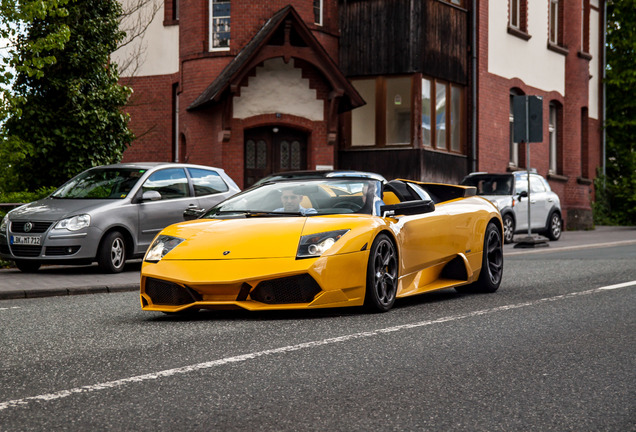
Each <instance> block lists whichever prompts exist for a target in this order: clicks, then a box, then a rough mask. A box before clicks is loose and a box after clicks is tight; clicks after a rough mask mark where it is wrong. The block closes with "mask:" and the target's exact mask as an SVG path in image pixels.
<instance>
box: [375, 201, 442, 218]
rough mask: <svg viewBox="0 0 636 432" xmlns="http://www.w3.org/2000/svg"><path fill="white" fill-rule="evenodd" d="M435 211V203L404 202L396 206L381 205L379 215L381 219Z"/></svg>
mask: <svg viewBox="0 0 636 432" xmlns="http://www.w3.org/2000/svg"><path fill="white" fill-rule="evenodd" d="M433 211H435V203H434V202H433V201H431V200H427V201H423V200H417V201H406V202H401V203H398V204H391V205H383V206H381V207H380V213H381V214H382V216H383V217H386V216H395V215H404V216H408V215H416V214H424V213H431V212H433Z"/></svg>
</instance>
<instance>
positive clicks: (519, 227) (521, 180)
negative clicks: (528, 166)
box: [513, 175, 528, 233]
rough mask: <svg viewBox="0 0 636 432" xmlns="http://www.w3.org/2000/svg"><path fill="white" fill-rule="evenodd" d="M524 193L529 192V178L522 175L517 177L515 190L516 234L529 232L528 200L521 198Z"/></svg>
mask: <svg viewBox="0 0 636 432" xmlns="http://www.w3.org/2000/svg"><path fill="white" fill-rule="evenodd" d="M522 192H528V176H527V175H522V176H517V177H515V190H514V199H515V205H514V207H513V210H514V212H515V221H516V224H515V232H526V233H527V231H528V198H527V197H523V198H521V197H519V194H521V193H522Z"/></svg>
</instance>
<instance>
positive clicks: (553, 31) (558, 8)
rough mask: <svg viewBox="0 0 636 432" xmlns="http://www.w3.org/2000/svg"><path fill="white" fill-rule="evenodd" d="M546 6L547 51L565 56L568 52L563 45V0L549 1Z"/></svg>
mask: <svg viewBox="0 0 636 432" xmlns="http://www.w3.org/2000/svg"><path fill="white" fill-rule="evenodd" d="M548 5H549V6H548V49H549V50H551V51H554V52H557V53H559V54H563V55H567V54H568V52H569V50H568V48H567V47H566V46H565V43H564V19H565V18H564V7H565V0H550V1H549V3H548ZM555 15H556V16H555Z"/></svg>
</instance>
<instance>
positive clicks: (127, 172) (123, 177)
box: [51, 168, 146, 199]
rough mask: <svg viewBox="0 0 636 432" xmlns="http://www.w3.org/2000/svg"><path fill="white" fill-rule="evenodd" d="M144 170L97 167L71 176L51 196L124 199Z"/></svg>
mask: <svg viewBox="0 0 636 432" xmlns="http://www.w3.org/2000/svg"><path fill="white" fill-rule="evenodd" d="M144 172H146V170H144V169H133V168H117V169H114V168H98V169H92V170H89V171H85V172H83V173H82V174H80V175H78V176H76V177H73V178H72V179H71V180H69V181H68V182H67V183H65V184H64V186H62V187H61V188H59V189H58V190H56V191H55V192H53V194H52V195H51V196H52V197H53V198H73V199H124V198H126V197H127V196H128V194H129V193H130V191H131V189H132V188H133V187H134V186H135V184H136V183H137V181H138V180H139V179H140V178H141V176H142V175H143V174H144Z"/></svg>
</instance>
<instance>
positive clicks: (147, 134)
mask: <svg viewBox="0 0 636 432" xmlns="http://www.w3.org/2000/svg"><path fill="white" fill-rule="evenodd" d="M176 78H177V77H176V76H173V75H156V76H151V77H140V78H124V79H122V80H121V82H122V84H125V85H128V86H130V87H132V88H133V90H134V92H133V94H132V96H131V98H130V101H129V103H128V106H127V111H128V112H129V113H130V124H129V125H130V129H131V130H132V131H133V132H134V133H135V136H136V139H135V140H134V141H133V143H132V145H131V146H130V147H129V148H128V149H127V150H126V151H125V152H124V157H123V160H124V161H125V162H133V161H153V162H162V161H171V160H172V130H173V129H172V117H173V115H172V113H173V105H172V85H173V83H175V82H176Z"/></svg>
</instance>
